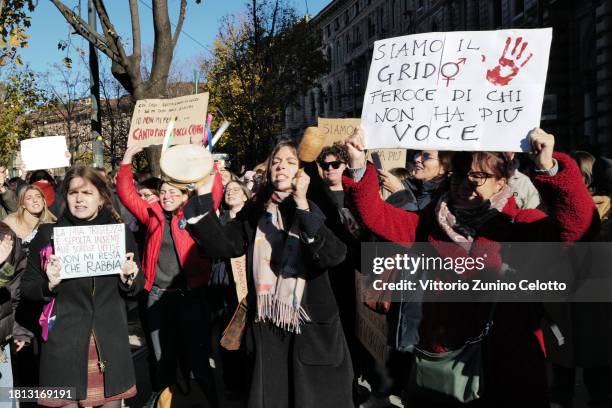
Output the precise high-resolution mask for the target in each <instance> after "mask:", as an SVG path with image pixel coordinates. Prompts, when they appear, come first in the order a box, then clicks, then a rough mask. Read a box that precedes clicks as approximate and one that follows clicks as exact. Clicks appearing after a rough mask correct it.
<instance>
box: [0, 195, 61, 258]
mask: <svg viewBox="0 0 612 408" xmlns="http://www.w3.org/2000/svg"><path fill="white" fill-rule="evenodd" d="M55 221H56V218H55V216H54V215H53V214H52V213H51V211H49V208H48V207H47V202H46V201H45V195H44V193H43V191H42V190H41V189H40V187H38V186H35V185H29V186H26V187H24V188H23V189H22V190H21V192H20V193H19V207H18V208H17V211H16V212H14V213H12V214H10V215H9V216H8V217H6V218H5V219H4V222H5V223H6V224H7V225H8V226H9V227H10V228H11V230H13V232H14V233H15V235H17V237H18V238H19V239H21V241H22V243H23V244H24V245H25V246H27V244H28V243H29V242H30V241H31V240H32V239H33V238H34V236H35V235H36V232H37V231H38V227H39V226H40V225H41V224H49V223H54V222H55Z"/></svg>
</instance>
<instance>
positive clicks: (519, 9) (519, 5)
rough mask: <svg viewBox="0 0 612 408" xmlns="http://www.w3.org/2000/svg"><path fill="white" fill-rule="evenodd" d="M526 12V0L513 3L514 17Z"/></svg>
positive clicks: (515, 0)
mask: <svg viewBox="0 0 612 408" xmlns="http://www.w3.org/2000/svg"><path fill="white" fill-rule="evenodd" d="M523 11H525V0H514V1H513V12H514V16H515V17H516V16H518V15H520V14H522V13H523Z"/></svg>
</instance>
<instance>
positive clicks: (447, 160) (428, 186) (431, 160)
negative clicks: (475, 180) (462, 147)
mask: <svg viewBox="0 0 612 408" xmlns="http://www.w3.org/2000/svg"><path fill="white" fill-rule="evenodd" d="M452 157H453V153H452V152H441V151H437V150H423V151H417V152H415V153H414V155H413V156H412V174H411V177H410V178H409V179H406V180H403V181H400V180H399V179H398V178H397V177H395V176H393V174H391V172H389V171H385V170H379V175H380V177H381V182H382V185H383V187H384V188H385V190H387V191H388V192H389V193H391V195H390V196H389V197H387V200H386V201H387V202H389V203H390V204H392V205H394V206H396V207H401V208H403V209H405V210H408V211H419V210H422V209H424V208H425V207H427V206H428V205H429V204H430V203H431V202H432V201H436V199H437V198H438V197H439V195H440V191H441V190H442V189H445V188H446V187H447V186H446V185H445V184H444V181H445V180H446V176H447V174H448V172H449V171H450V167H451V159H452Z"/></svg>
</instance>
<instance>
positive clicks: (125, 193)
mask: <svg viewBox="0 0 612 408" xmlns="http://www.w3.org/2000/svg"><path fill="white" fill-rule="evenodd" d="M140 151H142V148H141V147H135V146H132V147H128V148H127V150H126V151H125V155H124V156H123V161H122V162H121V165H120V167H119V172H118V173H117V195H118V196H119V199H120V200H121V203H123V205H124V206H125V208H127V209H128V211H129V212H131V213H132V214H133V215H134V216H135V217H136V218H137V219H138V221H140V222H141V223H143V224H146V223H147V221H148V220H149V211H148V209H149V208H150V207H151V205H150V204H149V203H148V202H147V201H146V200H143V199H142V198H141V197H140V196H139V195H138V192H136V186H135V185H134V178H133V176H132V157H133V156H134V155H135V154H136V153H138V152H140Z"/></svg>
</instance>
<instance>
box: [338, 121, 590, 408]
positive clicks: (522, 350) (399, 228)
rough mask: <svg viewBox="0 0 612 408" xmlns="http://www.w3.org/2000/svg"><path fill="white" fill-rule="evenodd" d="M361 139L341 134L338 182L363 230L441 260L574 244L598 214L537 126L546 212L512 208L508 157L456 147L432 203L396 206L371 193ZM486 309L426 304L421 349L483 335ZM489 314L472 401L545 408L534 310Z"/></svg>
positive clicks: (496, 261) (573, 170) (492, 264)
mask: <svg viewBox="0 0 612 408" xmlns="http://www.w3.org/2000/svg"><path fill="white" fill-rule="evenodd" d="M362 136H363V135H362V134H356V135H354V136H353V137H351V138H350V139H348V140H347V146H348V149H349V152H350V155H351V166H350V167H351V168H352V174H353V177H352V178H350V177H345V178H344V179H343V183H344V184H345V189H346V190H347V194H348V195H349V196H350V197H351V199H352V200H353V203H354V204H355V206H356V208H357V211H358V213H359V215H360V216H361V218H362V220H363V222H364V223H365V224H366V226H367V227H368V228H370V229H371V230H372V231H373V232H374V233H376V234H377V235H379V236H381V237H383V238H385V239H387V240H389V241H392V242H401V243H412V242H428V243H430V244H432V247H433V248H434V249H433V250H434V251H437V255H438V256H440V257H444V256H453V257H456V256H464V257H465V256H471V257H476V256H478V255H477V254H475V253H474V251H478V250H480V249H482V248H483V247H489V248H496V247H497V246H498V245H499V244H498V243H500V242H520V241H565V242H572V241H578V240H582V239H585V238H587V237H588V236H589V235H590V234H592V233H593V230H594V229H596V228H597V225H598V221H599V220H598V219H597V216H596V212H595V208H594V205H593V203H592V201H591V199H590V196H589V193H588V191H587V190H586V188H585V186H584V184H583V183H582V180H581V176H580V172H579V170H578V168H577V167H576V165H575V163H574V162H573V160H572V159H571V158H569V157H568V156H567V155H565V154H561V153H554V154H553V148H554V137H553V136H552V135H550V134H547V133H545V132H544V131H542V130H541V129H534V130H533V131H532V132H531V133H530V135H529V138H530V142H531V146H532V148H533V151H534V153H535V156H534V157H535V158H534V161H535V165H536V169H537V171H536V176H535V177H534V183H535V184H536V186H538V187H539V190H540V192H541V193H542V198H543V199H544V201H545V202H546V204H547V208H549V210H550V214H554V215H555V216H554V217H552V216H548V215H547V214H545V213H543V212H541V211H539V210H536V209H525V210H520V209H518V208H517V206H516V202H515V200H514V197H513V194H512V191H511V189H510V188H509V187H508V185H507V179H508V177H509V174H510V171H509V170H510V162H509V160H508V158H507V156H505V155H504V154H503V153H497V152H473V153H470V152H460V153H456V154H455V155H454V157H453V161H452V165H453V166H452V171H453V173H452V177H451V183H450V191H449V192H448V193H447V194H444V195H442V197H440V199H439V200H438V202H437V203H436V204H435V205H431V206H428V207H427V208H426V209H425V210H424V211H419V212H410V211H404V210H402V209H398V208H395V207H393V206H391V205H389V204H387V203H385V202H383V201H382V200H381V199H380V198H379V196H378V177H377V175H376V171H375V169H374V168H373V166H371V165H367V166H366V161H365V154H364V152H363V139H362ZM477 244H479V245H477ZM501 262H502V260H501V259H500V257H499V256H492V257H490V258H488V259H487V263H486V267H487V268H488V269H489V270H491V271H497V273H499V272H500V271H501ZM449 273H450V274H451V275H450V278H453V277H454V279H457V275H455V273H454V272H452V271H451V272H449ZM462 276H463V275H462ZM465 276H466V277H467V276H469V274H466V275H465ZM490 311H491V305H490V304H486V303H485V304H475V303H452V304H451V303H441V302H434V303H424V304H423V318H422V320H421V324H420V329H419V333H420V335H421V339H420V343H419V346H420V347H421V348H423V349H425V350H427V351H430V352H435V353H440V352H445V351H450V350H456V349H459V348H460V347H461V346H463V345H464V344H465V341H467V340H469V339H472V338H475V337H476V336H477V335H478V334H479V333H480V332H481V331H482V328H483V327H484V326H485V323H486V322H487V321H488V320H487V316H488V315H489V313H490ZM493 319H494V321H495V325H494V328H493V329H492V330H491V333H490V334H489V336H488V338H487V343H486V344H487V347H486V348H485V349H484V355H483V363H484V367H485V377H484V383H485V384H486V386H485V387H486V388H485V390H484V395H483V396H482V398H481V400H480V401H479V402H480V403H481V404H482V406H487V407H489V406H491V407H516V406H527V405H528V406H530V407H542V408H544V407H548V406H549V405H548V404H549V402H548V392H547V388H548V384H547V380H546V365H545V356H544V352H543V349H542V335H541V330H540V327H539V323H540V320H541V316H540V314H539V309H538V308H537V307H535V306H533V305H528V304H517V303H499V304H497V307H496V309H495V316H494V318H493ZM517 389H520V390H521V392H520V393H517V392H516V390H517ZM409 400H410V402H412V405H410V406H417V407H419V406H423V407H428V406H431V405H432V401H427V400H424V399H419V397H416V396H414V395H412V396H411V397H410V398H409ZM436 406H437V405H436ZM443 406H447V405H443ZM450 406H452V404H450Z"/></svg>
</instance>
